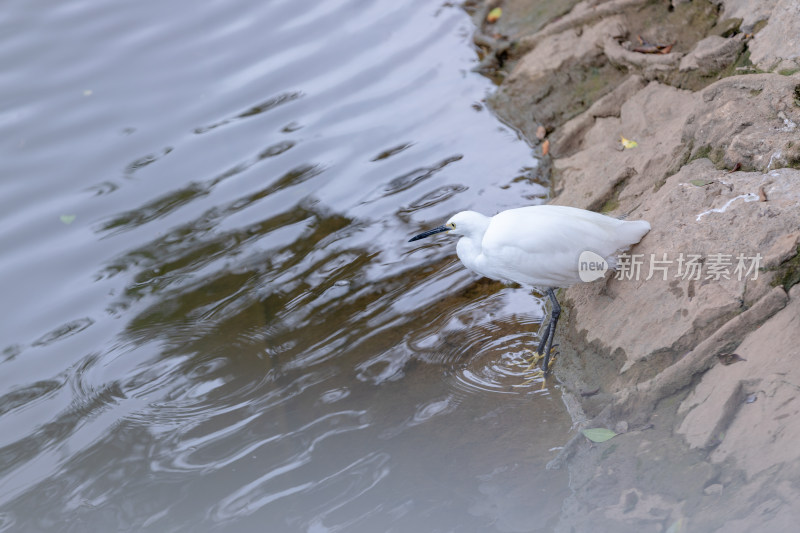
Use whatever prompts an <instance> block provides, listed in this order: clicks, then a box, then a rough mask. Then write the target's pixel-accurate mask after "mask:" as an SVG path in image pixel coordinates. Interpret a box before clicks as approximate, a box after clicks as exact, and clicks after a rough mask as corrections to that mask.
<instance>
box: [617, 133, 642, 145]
mask: <svg viewBox="0 0 800 533" xmlns="http://www.w3.org/2000/svg"><path fill="white" fill-rule="evenodd" d="M619 138H620V139H621V140H622V146H624V147H625V148H636V147H637V146H639V143H637V142H636V141H632V140H630V139H626V138H625V137H623V136H622V135H620V136H619Z"/></svg>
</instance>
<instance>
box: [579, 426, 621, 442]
mask: <svg viewBox="0 0 800 533" xmlns="http://www.w3.org/2000/svg"><path fill="white" fill-rule="evenodd" d="M581 433H583V435H584V436H585V437H586V438H587V439H589V440H590V441H592V442H605V441H607V440H608V439H610V438H612V437H616V436H617V434H616V433H614V432H613V431H611V430H610V429H606V428H592V429H583V430H581Z"/></svg>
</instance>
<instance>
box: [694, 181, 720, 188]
mask: <svg viewBox="0 0 800 533" xmlns="http://www.w3.org/2000/svg"><path fill="white" fill-rule="evenodd" d="M689 183H691V184H692V185H694V186H695V187H705V186H706V185H711V184H712V183H714V180H691V181H690V182H689Z"/></svg>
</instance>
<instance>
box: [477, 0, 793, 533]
mask: <svg viewBox="0 0 800 533" xmlns="http://www.w3.org/2000/svg"><path fill="white" fill-rule="evenodd" d="M465 7H467V9H469V10H471V12H472V13H473V15H474V17H475V20H476V23H477V25H478V28H479V30H478V32H477V34H476V37H475V42H476V45H477V46H478V47H479V48H480V49H481V51H482V62H481V64H480V67H479V68H480V69H481V70H482V71H483V72H484V73H486V74H487V75H490V76H492V77H494V78H495V79H497V80H498V82H499V87H498V90H497V92H496V93H495V94H494V95H493V96H492V98H491V102H490V104H491V106H492V108H493V110H494V111H495V113H497V114H498V116H500V118H501V119H503V120H504V121H505V122H507V123H508V124H510V125H512V126H514V127H515V128H517V130H518V131H520V132H521V134H522V135H524V136H525V137H526V138H527V139H528V140H529V142H530V143H531V144H532V145H534V146H536V147H537V149H538V150H539V151H540V152H541V153H543V161H544V162H545V163H544V164H543V165H541V167H540V168H541V170H542V172H544V173H546V176H544V177H545V178H547V179H549V180H550V183H551V184H552V200H551V202H552V203H556V204H563V205H572V206H576V207H582V208H586V209H592V210H596V211H601V212H605V213H608V214H610V215H613V216H630V217H631V218H632V219H638V218H643V219H645V220H648V221H649V222H650V223H651V225H652V226H653V230H652V231H651V232H650V233H649V234H648V235H647V236H646V237H645V238H644V239H643V240H642V242H641V243H640V244H639V245H637V246H636V247H635V248H634V249H633V250H632V254H635V255H632V257H631V263H630V264H629V265H628V268H626V269H624V270H625V272H623V273H622V277H623V279H617V276H607V279H606V282H605V283H603V282H598V283H593V284H586V285H580V286H575V287H573V288H570V289H569V290H567V291H565V292H564V293H563V295H562V298H563V299H564V301H565V304H566V305H564V308H565V311H566V315H565V316H564V318H563V319H562V323H561V324H560V327H559V333H558V338H559V341H560V342H561V347H560V356H559V358H558V363H557V367H556V370H555V374H556V377H557V378H558V380H559V381H560V382H561V383H562V384H563V387H564V389H565V393H564V397H565V402H566V403H567V405H568V407H569V408H570V411H571V413H572V415H573V419H574V420H575V422H576V425H577V426H578V427H581V428H584V427H606V428H610V429H614V430H615V431H616V432H617V433H619V435H617V436H616V437H614V438H612V439H610V440H608V441H606V442H603V443H596V444H593V443H591V442H589V441H588V440H587V439H586V438H584V437H583V436H582V435H581V434H580V433H578V435H577V436H576V437H575V438H574V439H573V441H571V442H570V443H569V444H568V445H567V446H566V447H565V449H564V450H563V452H562V454H561V456H559V458H558V459H557V460H556V461H554V463H553V465H552V466H553V467H558V466H561V465H563V466H564V467H565V468H568V469H569V472H570V480H571V482H570V484H571V488H572V491H573V494H572V496H571V497H570V498H569V499H568V500H567V501H566V502H564V505H563V507H562V513H561V517H560V519H559V522H558V524H557V525H556V526H555V529H554V530H555V531H558V532H568V531H576V532H580V531H590V530H592V531H615V532H626V531H631V532H637V533H638V532H644V531H671V532H675V531H702V532H706V531H720V532H722V531H724V532H736V531H743V532H744V531H776V532H783V531H786V532H788V531H796V530H797V524H798V523H799V522H800V505H798V502H800V445H798V442H799V441H800V399H797V395H798V393H799V392H800V365H798V364H797V361H798V359H799V358H800V348H798V347H800V284H798V282H800V255H798V254H799V253H800V126H798V125H799V124H800V3H799V2H796V1H793V0H762V1H759V0H717V1H709V0H693V1H691V0H689V1H686V0H683V1H681V0H672V1H669V0H607V1H602V0H594V1H591V0H587V1H582V2H576V1H573V0H565V1H562V2H546V1H530V0H504V1H497V0H491V1H488V2H471V3H470V2H468V3H467V5H466V6H465ZM497 7H500V8H501V9H502V15H501V16H500V17H499V18H498V19H497V20H496V21H494V22H488V21H487V15H488V13H489V12H490V11H491V10H492V9H494V8H497ZM622 141H626V142H625V143H623V142H622ZM631 141H632V142H633V144H632V143H631ZM626 144H627V147H626ZM637 260H638V261H639V264H638V265H637ZM690 267H691V268H690ZM637 268H638V269H639V270H638V271H637Z"/></svg>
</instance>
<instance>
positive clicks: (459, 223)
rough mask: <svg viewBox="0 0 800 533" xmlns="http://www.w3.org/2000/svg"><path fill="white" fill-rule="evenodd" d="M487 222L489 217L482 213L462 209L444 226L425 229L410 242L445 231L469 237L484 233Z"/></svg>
mask: <svg viewBox="0 0 800 533" xmlns="http://www.w3.org/2000/svg"><path fill="white" fill-rule="evenodd" d="M487 224H488V219H487V218H486V217H485V216H483V215H481V214H480V213H476V212H475V211H461V212H460V213H456V214H455V215H453V216H452V217H450V220H448V221H447V223H446V224H445V225H444V226H439V227H438V228H433V229H430V230H428V231H424V232H422V233H420V234H419V235H415V236H414V237H412V238H411V239H410V240H409V241H408V242H413V241H417V240H419V239H424V238H425V237H430V236H431V235H435V234H437V233H441V232H443V231H446V232H448V233H449V234H450V235H466V236H467V237H469V236H472V235H477V234H479V233H480V234H481V235H482V234H483V232H484V231H486V225H487Z"/></svg>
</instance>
